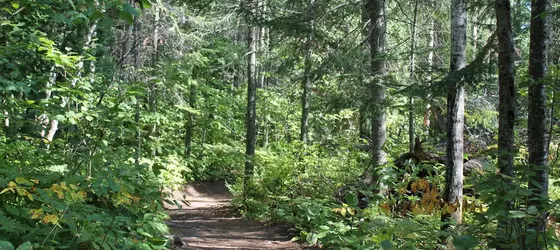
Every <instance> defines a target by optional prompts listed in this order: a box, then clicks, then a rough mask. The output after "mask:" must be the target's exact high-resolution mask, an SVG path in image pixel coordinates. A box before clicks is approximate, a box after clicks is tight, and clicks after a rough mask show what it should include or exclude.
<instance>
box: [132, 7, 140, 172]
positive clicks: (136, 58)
mask: <svg viewBox="0 0 560 250" xmlns="http://www.w3.org/2000/svg"><path fill="white" fill-rule="evenodd" d="M139 30H140V23H139V22H138V19H137V18H136V17H135V18H134V24H133V36H132V37H133V38H132V40H133V41H138V36H139V33H140V32H139ZM132 46H134V48H132V49H134V52H133V53H134V54H133V59H134V70H138V68H139V66H140V50H139V49H138V46H135V42H133V44H132ZM136 80H138V79H136ZM135 109H136V114H135V115H134V122H135V123H136V149H135V151H136V152H135V156H134V164H136V165H137V166H138V165H139V164H140V157H141V156H142V133H141V132H142V131H141V129H140V98H139V97H138V98H137V99H136V107H135Z"/></svg>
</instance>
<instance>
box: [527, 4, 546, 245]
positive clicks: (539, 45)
mask: <svg viewBox="0 0 560 250" xmlns="http://www.w3.org/2000/svg"><path fill="white" fill-rule="evenodd" d="M549 11H550V0H532V1H531V32H530V55H529V75H530V76H531V78H532V80H533V82H532V84H531V85H530V86H529V110H528V112H529V114H528V120H527V131H528V138H527V144H528V149H529V165H531V166H532V168H533V169H534V175H532V176H531V179H530V181H529V189H531V190H532V191H533V192H532V194H531V196H530V198H529V205H530V206H536V207H537V208H539V211H540V212H542V217H541V220H539V221H537V222H536V223H534V224H533V225H532V227H533V229H535V230H536V233H537V234H543V233H545V228H546V217H547V212H546V211H545V207H544V202H542V200H543V199H544V198H546V197H547V195H548V145H546V142H547V139H546V137H547V134H548V132H547V126H546V121H547V119H546V117H547V106H546V103H547V94H546V87H545V84H544V83H543V82H542V80H543V78H544V77H545V76H546V73H547V63H548V55H547V53H548V46H549V39H550V38H549V37H550V34H549V31H550V22H549V19H550V18H549V17H548V15H547V14H548V12H549ZM543 14H544V15H543ZM545 237H546V236H545ZM536 244H537V245H536V247H537V248H538V242H537V243H536Z"/></svg>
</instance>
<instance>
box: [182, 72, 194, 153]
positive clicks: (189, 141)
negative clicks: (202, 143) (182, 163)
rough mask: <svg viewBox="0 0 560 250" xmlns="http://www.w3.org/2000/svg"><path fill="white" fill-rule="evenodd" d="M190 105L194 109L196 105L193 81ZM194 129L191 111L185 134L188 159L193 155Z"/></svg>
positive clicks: (190, 91)
mask: <svg viewBox="0 0 560 250" xmlns="http://www.w3.org/2000/svg"><path fill="white" fill-rule="evenodd" d="M189 106H190V108H191V109H194V108H195V106H196V85H195V84H194V83H191V86H190V90H189ZM193 131H194V114H193V113H189V116H188V118H187V129H186V134H185V155H186V157H187V159H189V158H190V157H191V153H192V137H193Z"/></svg>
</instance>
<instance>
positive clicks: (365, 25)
mask: <svg viewBox="0 0 560 250" xmlns="http://www.w3.org/2000/svg"><path fill="white" fill-rule="evenodd" d="M368 7H369V3H368V2H366V1H363V4H362V30H361V33H362V41H361V43H362V44H363V50H364V54H367V55H368V56H367V57H364V58H368V57H369V51H370V49H369V36H370V35H371V25H370V20H369V14H368V12H369V11H368V9H367V8H368ZM370 60H371V59H367V61H361V62H360V63H361V64H363V65H369V63H370ZM367 72H369V70H368V71H367ZM358 79H359V83H360V84H362V86H367V83H366V80H365V79H367V78H366V77H363V76H362V75H360V77H359V78H358ZM368 106H369V103H368V99H367V98H365V99H364V100H362V107H361V108H360V114H359V116H360V117H359V119H360V139H363V140H364V142H365V143H366V146H367V145H369V144H370V143H369V140H370V137H371V136H370V135H369V134H370V132H371V127H370V126H369V116H368V111H369V109H368ZM364 148H365V149H367V148H368V147H364Z"/></svg>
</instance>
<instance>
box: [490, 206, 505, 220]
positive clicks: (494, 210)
mask: <svg viewBox="0 0 560 250" xmlns="http://www.w3.org/2000/svg"><path fill="white" fill-rule="evenodd" d="M502 212H504V205H503V203H502V202H494V203H492V204H490V206H488V210H486V214H485V215H486V217H488V219H489V220H491V219H494V218H496V217H497V216H498V215H500V214H501V213H502Z"/></svg>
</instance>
